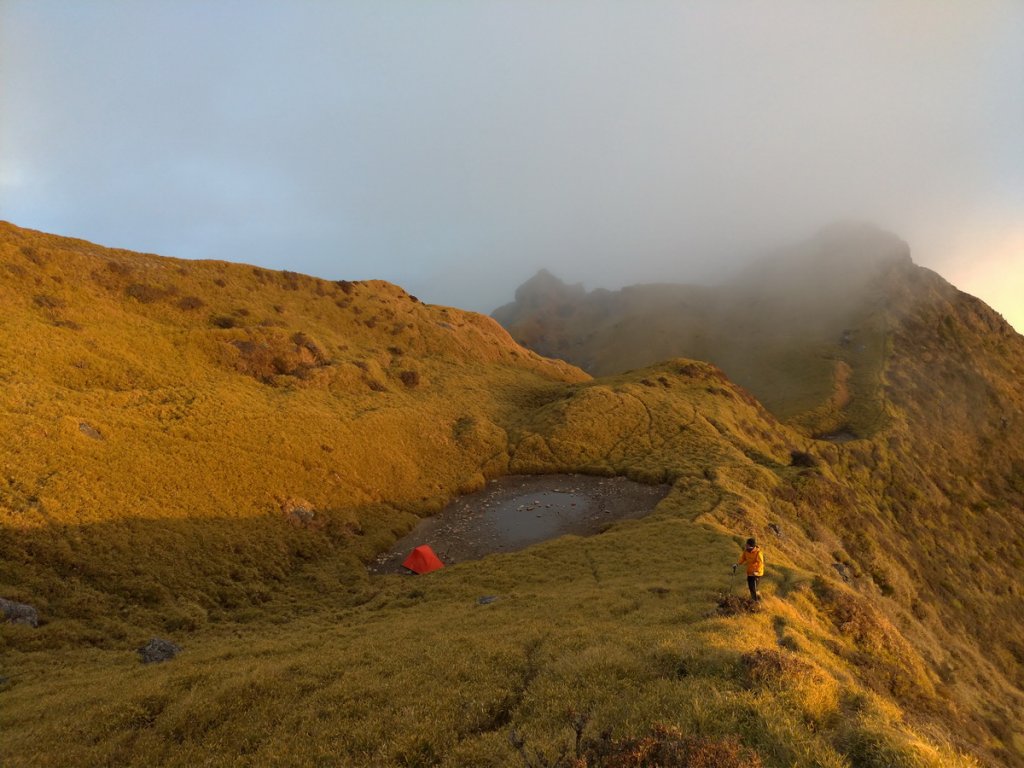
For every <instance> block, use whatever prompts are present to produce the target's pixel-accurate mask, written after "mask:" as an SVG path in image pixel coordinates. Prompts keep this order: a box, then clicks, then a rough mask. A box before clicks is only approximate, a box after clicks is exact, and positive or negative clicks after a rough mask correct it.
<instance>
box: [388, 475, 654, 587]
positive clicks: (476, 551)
mask: <svg viewBox="0 0 1024 768" xmlns="http://www.w3.org/2000/svg"><path fill="white" fill-rule="evenodd" d="M668 491H669V486H667V485H642V484H641V483H635V482H633V481H631V480H627V479H626V478H623V477H592V476H590V475H512V476H509V477H501V478H498V479H496V480H492V481H490V483H488V484H487V487H486V488H484V489H483V490H481V491H477V492H476V493H471V494H467V495H466V496H460V497H459V498H457V499H455V500H453V501H452V502H451V503H450V504H449V505H448V506H447V507H445V508H444V509H443V510H442V511H441V513H440V514H438V515H436V516H434V517H431V518H428V519H426V520H424V521H422V522H421V523H420V524H419V525H417V526H416V528H414V529H413V530H412V532H411V533H409V534H408V535H407V536H404V537H403V538H401V539H399V540H398V541H397V542H396V543H395V545H394V546H393V547H392V548H391V549H390V550H389V551H387V552H385V553H383V554H381V555H379V556H378V557H377V559H376V560H375V561H374V562H373V563H371V564H370V566H369V569H370V571H371V572H372V573H399V572H403V571H404V569H403V568H402V567H401V563H402V560H404V559H405V557H406V555H408V554H409V552H410V551H411V550H412V548H413V547H416V546H419V545H420V544H429V545H430V547H431V548H432V549H433V550H434V552H436V553H437V555H438V557H440V558H441V560H442V561H443V562H444V563H445V564H446V565H453V564H455V563H459V562H463V561H465V560H477V559H479V558H481V557H483V556H485V555H489V554H492V553H494V552H514V551H515V550H518V549H523V548H525V547H528V546H530V545H531V544H536V543H538V542H541V541H546V540H547V539H553V538H557V537H558V536H564V535H566V534H576V535H580V536H588V535H593V534H595V533H601V532H602V531H604V530H605V529H607V528H608V526H610V525H611V524H612V523H614V522H617V521H619V520H628V519H635V518H639V517H643V516H644V515H647V514H649V513H650V512H651V511H652V510H653V509H654V507H655V506H657V504H658V502H659V501H661V500H662V499H663V498H664V497H665V495H666V494H667V493H668Z"/></svg>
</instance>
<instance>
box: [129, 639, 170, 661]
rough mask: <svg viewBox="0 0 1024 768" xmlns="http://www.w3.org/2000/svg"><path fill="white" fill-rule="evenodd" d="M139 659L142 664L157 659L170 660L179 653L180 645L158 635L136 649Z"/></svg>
mask: <svg viewBox="0 0 1024 768" xmlns="http://www.w3.org/2000/svg"><path fill="white" fill-rule="evenodd" d="M138 651H139V661H141V662H142V663H143V664H153V663H155V662H159V661H170V660H171V659H173V658H174V657H175V656H177V655H178V654H179V653H181V647H180V646H177V645H175V644H174V643H172V642H171V641H170V640H163V639H161V638H159V637H154V638H153V639H152V640H150V641H149V642H148V643H146V644H145V645H144V646H142V647H141V648H139V649H138Z"/></svg>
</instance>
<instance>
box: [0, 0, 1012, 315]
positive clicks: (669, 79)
mask: <svg viewBox="0 0 1024 768" xmlns="http://www.w3.org/2000/svg"><path fill="white" fill-rule="evenodd" d="M1022 39H1024V5H1021V4H1019V3H1014V2H1002V1H999V2H995V1H993V2H978V3H971V4H959V5H956V6H952V5H942V6H936V5H935V4H932V3H928V2H894V3H887V4H884V5H883V4H860V3H858V4H851V3H840V2H809V1H804V0H801V1H797V0H789V1H788V2H783V3H773V4H771V5H770V6H768V5H764V6H758V5H750V4H740V3H720V2H689V3H685V4H680V3H667V2H651V3H644V4H640V5H638V4H629V3H612V2H591V3H586V4H584V3H574V2H569V3H559V4H549V3H542V2H516V3H511V2H487V3H480V4H473V5H468V4H463V3H457V2H436V3H425V4H424V3H406V2H401V3H388V4H380V3H369V2H364V3H357V2H351V3H339V4H327V3H321V2H313V1H312V0H310V1H309V2H296V3H287V4H285V3H272V2H246V3H242V2H226V1H222V2H210V3H191V2H175V3H172V2H139V3H131V4H126V3H119V2H99V1H97V2H90V3H88V4H80V5H74V6H70V5H68V4H66V3H58V2H49V1H48V0H31V1H28V0H0V73H2V89H0V218H2V219H7V220H10V221H11V222H12V223H14V224H16V225H19V226H23V227H30V228H34V229H40V230H44V231H49V232H54V233H57V234H62V235H68V236H73V237H81V238H84V239H88V240H92V241H95V242H98V243H101V244H103V245H108V246H113V247H122V248H129V249H133V250H139V251H147V252H155V253H160V254H164V255H168V256H177V257H184V258H215V259H225V260H230V261H243V262H249V263H254V264H258V265H261V266H266V267H270V268H276V269H293V270H297V271H301V272H306V273H310V274H315V275H318V276H321V277H326V278H346V279H366V278H380V279H386V280H390V281H391V282H395V283H398V284H400V285H402V286H403V287H404V288H406V289H407V290H409V291H410V292H411V293H414V294H416V295H418V296H420V297H421V298H423V299H424V300H425V301H429V302H432V303H440V304H451V305H456V306H460V307H464V308H467V309H473V310H477V311H483V312H490V311H492V310H493V309H495V308H496V307H498V306H500V305H501V304H504V303H506V302H508V301H510V300H511V299H512V296H513V292H514V290H515V288H516V287H517V286H518V285H519V284H520V283H522V282H523V281H524V280H526V279H527V278H529V277H530V276H531V275H532V274H534V272H536V271H537V269H539V268H542V267H543V268H547V269H549V270H551V271H552V272H553V273H555V274H556V275H558V276H559V277H561V278H562V279H564V280H566V281H567V282H571V283H575V282H583V283H584V284H585V285H586V287H587V288H588V289H592V288H594V287H607V288H617V287H621V286H622V285H628V284H634V283H643V282H655V281H669V282H713V281H717V280H719V279H722V278H724V277H725V276H726V275H727V274H728V273H729V272H730V271H732V270H734V269H736V268H737V267H738V266H739V265H740V264H741V263H743V262H744V261H745V260H746V259H748V258H749V256H750V255H752V254H757V253H761V252H764V251H765V250H769V249H772V248H776V247H780V246H783V245H785V244H787V243H792V242H797V241H800V240H803V239H805V238H807V237H809V236H811V235H813V233H814V232H815V231H816V230H818V229H819V228H821V227H822V226H825V225H827V224H828V223H830V222H831V221H833V220H835V219H845V218H856V219H864V220H870V221H873V222H875V223H877V224H878V225H879V226H881V227H883V228H885V229H888V230H890V231H892V232H894V233H895V234H896V235H898V236H899V237H901V238H903V239H904V240H907V241H908V242H909V244H910V247H911V254H912V256H913V258H914V260H915V262H917V263H918V264H921V265H922V266H926V267H929V268H931V269H934V270H936V271H938V272H939V273H940V274H942V275H943V276H944V277H946V278H947V279H949V280H950V281H951V282H953V283H954V284H956V285H957V286H958V287H960V288H961V289H963V290H965V291H968V292H970V293H973V294H975V295H977V296H979V297H980V298H982V299H983V300H984V301H986V302H987V303H989V304H990V305H992V306H993V307H994V308H995V309H996V310H997V311H999V312H1000V313H1002V314H1003V315H1004V316H1005V317H1006V318H1007V320H1009V321H1010V322H1011V323H1012V324H1014V326H1015V327H1016V328H1018V329H1022V330H1024V301H1021V299H1020V296H1024V142H1022V141H1021V139H1020V136H1022V135H1024V87H1022V85H1021V81H1020V72H1022V71H1024V46H1021V45H1020V41H1021V40H1022Z"/></svg>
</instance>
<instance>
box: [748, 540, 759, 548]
mask: <svg viewBox="0 0 1024 768" xmlns="http://www.w3.org/2000/svg"><path fill="white" fill-rule="evenodd" d="M747 546H748V547H756V546H757V542H756V541H754V539H753V538H749V539H747Z"/></svg>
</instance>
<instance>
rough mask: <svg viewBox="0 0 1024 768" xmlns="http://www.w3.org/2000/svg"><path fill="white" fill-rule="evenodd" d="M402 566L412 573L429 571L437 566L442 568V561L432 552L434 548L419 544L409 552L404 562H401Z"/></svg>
mask: <svg viewBox="0 0 1024 768" xmlns="http://www.w3.org/2000/svg"><path fill="white" fill-rule="evenodd" d="M402 567H403V568H408V569H409V570H410V571H412V572H413V573H430V572H431V571H436V570H437V569H438V568H444V563H442V562H441V561H440V560H439V559H438V557H437V555H435V554H434V550H432V549H431V548H430V547H429V546H427V545H426V544H421V545H420V546H418V547H416V549H414V550H413V551H412V552H410V553H409V556H408V557H407V558H405V562H404V563H402Z"/></svg>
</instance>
